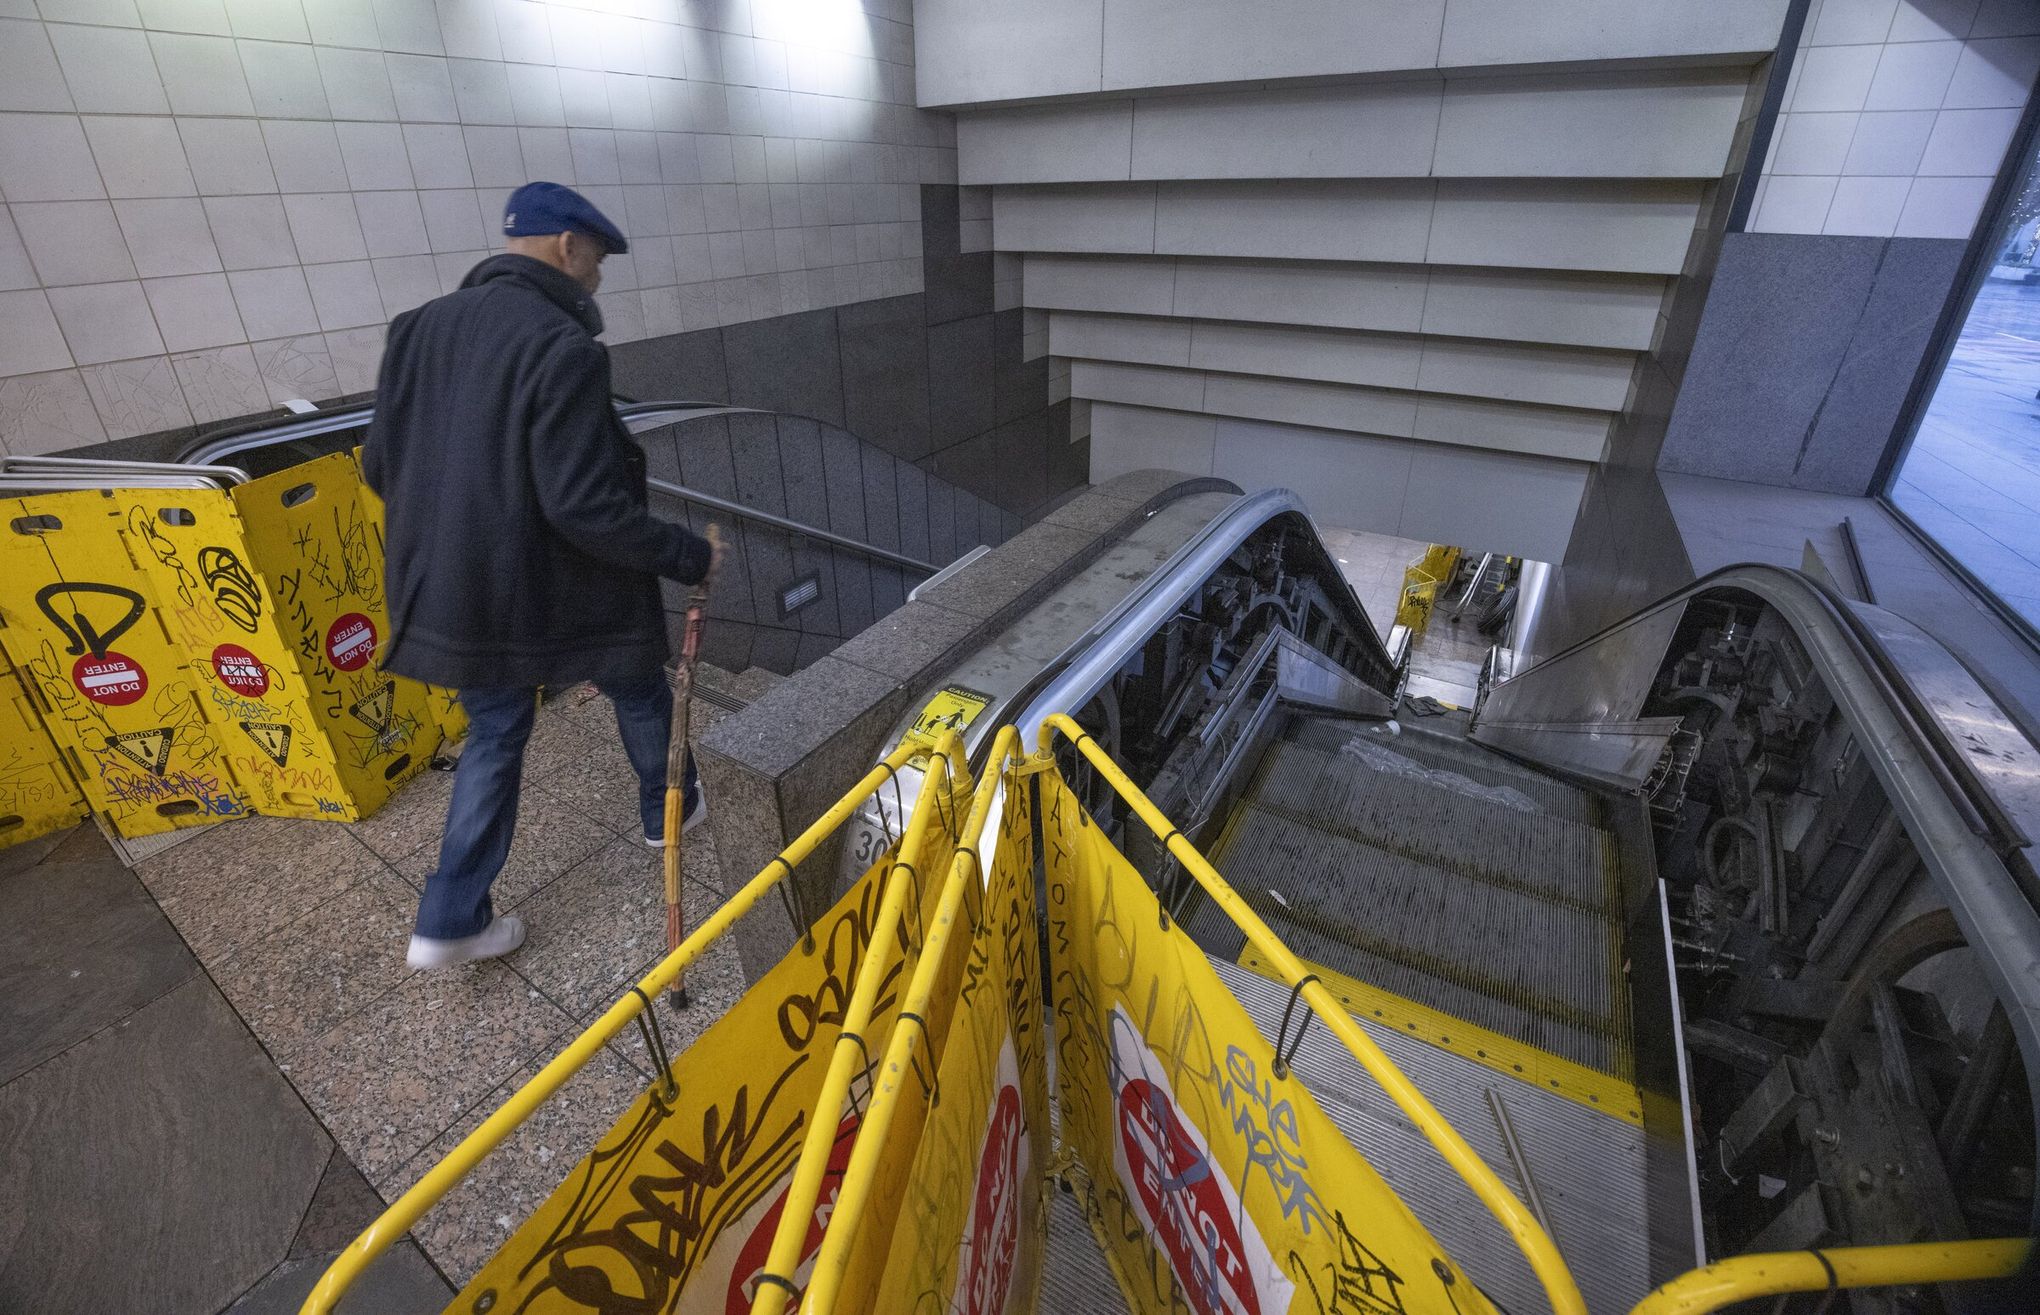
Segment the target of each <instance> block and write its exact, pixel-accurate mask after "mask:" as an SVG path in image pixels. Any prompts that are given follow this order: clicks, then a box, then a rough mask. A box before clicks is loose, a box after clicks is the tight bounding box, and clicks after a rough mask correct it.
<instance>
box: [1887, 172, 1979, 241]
mask: <svg viewBox="0 0 2040 1315" xmlns="http://www.w3.org/2000/svg"><path fill="white" fill-rule="evenodd" d="M1990 185H1991V180H1990V179H1988V178H1915V179H1913V185H1912V190H1911V191H1910V192H1907V193H1906V198H1905V209H1904V210H1902V211H1901V212H1900V213H1899V216H1898V227H1897V229H1896V230H1895V231H1894V235H1895V236H1897V237H1953V238H1967V237H1969V236H1970V234H1971V233H1973V232H1974V231H1975V229H1976V219H1977V216H1978V215H1980V214H1981V213H1983V200H1984V197H1986V196H1988V195H1989V194H1990Z"/></svg>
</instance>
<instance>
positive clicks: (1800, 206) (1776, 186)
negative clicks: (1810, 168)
mask: <svg viewBox="0 0 2040 1315" xmlns="http://www.w3.org/2000/svg"><path fill="white" fill-rule="evenodd" d="M1836 181H1837V180H1836V179H1833V178H1813V177H1773V178H1771V179H1769V180H1768V185H1767V186H1766V187H1765V189H1764V201H1763V204H1762V205H1761V206H1759V207H1758V208H1757V210H1756V212H1755V214H1753V215H1752V216H1751V220H1750V231H1751V232H1753V233H1818V232H1820V231H1821V228H1822V227H1823V226H1824V225H1825V224H1826V223H1827V212H1828V206H1829V205H1831V204H1832V203H1833V201H1834V198H1835V183H1836Z"/></svg>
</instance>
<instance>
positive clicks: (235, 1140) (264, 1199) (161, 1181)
mask: <svg viewBox="0 0 2040 1315" xmlns="http://www.w3.org/2000/svg"><path fill="white" fill-rule="evenodd" d="M331 1149H332V1142H331V1140H329V1139H328V1138H327V1136H326V1134H325V1133H324V1132H322V1131H320V1128H319V1125H318V1122H317V1121H316V1120H315V1119H313V1118H312V1116H311V1115H310V1114H309V1113H308V1112H306V1110H305V1107H304V1105H303V1103H302V1102H300V1101H299V1100H298V1098H297V1095H296V1093H294V1092H293V1091H291V1089H290V1084H289V1083H287V1082H285V1081H284V1080H283V1078H282V1077H281V1076H279V1075H278V1074H277V1072H276V1069H275V1067H274V1066H273V1065H272V1064H271V1063H270V1061H269V1057H268V1056H267V1055H265V1054H263V1053H262V1048H261V1047H260V1046H258V1045H256V1044H255V1039H254V1038H253V1037H252V1036H250V1035H249V1034H248V1030H247V1029H246V1028H245V1027H243V1026H242V1025H241V1021H240V1020H239V1019H238V1018H236V1017H235V1016H234V1011H233V1010H232V1009H231V1008H229V1007H228V1005H227V1002H226V1000H225V999H224V998H223V997H222V996H221V995H220V993H219V992H218V991H217V990H215V989H214V987H213V985H212V983H211V982H209V981H207V980H206V979H205V978H203V977H194V978H193V979H191V980H190V981H188V982H186V983H185V984H184V985H183V986H180V987H178V988H177V989H176V990H174V991H172V992H170V993H169V994H168V995H165V996H163V997H162V998H160V999H158V1000H157V1001H155V1002H154V1003H153V1004H150V1005H147V1006H145V1007H144V1008H142V1009H140V1010H138V1011H136V1012H135V1013H133V1014H131V1015H130V1016H129V1017H128V1018H126V1019H125V1020H123V1021H122V1022H120V1023H117V1024H115V1025H114V1026H112V1027H109V1028H107V1029H105V1030H104V1031H102V1032H100V1033H98V1034H97V1035H95V1036H93V1037H91V1038H89V1039H87V1040H85V1041H83V1042H80V1043H79V1044H78V1045H76V1046H73V1047H72V1048H71V1049H69V1050H67V1051H65V1052H64V1053H63V1054H61V1055H59V1056H57V1057H56V1058H55V1059H52V1060H50V1061H49V1062H47V1063H45V1064H42V1065H41V1066H39V1067H37V1068H36V1069H34V1070H32V1071H30V1072H28V1073H25V1074H23V1075H22V1076H21V1077H18V1078H16V1079H15V1080H14V1081H12V1082H10V1083H8V1084H7V1085H6V1086H4V1087H0V1183H4V1184H6V1186H5V1188H4V1189H0V1310H5V1311H23V1312H28V1311H34V1312H38V1315H40V1313H41V1312H68V1311H93V1312H98V1311H149V1312H158V1311H161V1312H186V1311H191V1312H211V1311H217V1310H219V1309H221V1308H222V1307H224V1306H225V1305H226V1304H227V1303H228V1302H230V1301H232V1300H233V1299H234V1298H235V1297H236V1296H238V1295H240V1294H241V1293H242V1292H245V1291H246V1290H247V1289H248V1288H249V1287H250V1286H251V1285H252V1284H254V1283H255V1282H257V1281H258V1280H260V1279H261V1278H262V1277H263V1276H264V1275H265V1274H267V1273H269V1272H270V1270H272V1269H273V1268H275V1266H276V1265H277V1264H278V1263H279V1262H280V1261H281V1260H282V1259H283V1258H284V1256H285V1254H286V1253H287V1252H288V1251H289V1248H290V1243H291V1237H292V1235H293V1234H294V1233H295V1232H296V1230H297V1227H298V1221H299V1220H300V1219H301V1218H302V1217H303V1216H304V1212H305V1207H306V1204H307V1203H308V1202H309V1201H310V1200H311V1198H312V1194H313V1191H314V1189H315V1188H316V1187H317V1185H318V1182H319V1178H320V1175H321V1173H322V1172H323V1171H324V1169H325V1166H326V1162H327V1157H328V1155H329V1153H330V1151H331Z"/></svg>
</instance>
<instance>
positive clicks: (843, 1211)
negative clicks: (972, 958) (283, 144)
mask: <svg viewBox="0 0 2040 1315" xmlns="http://www.w3.org/2000/svg"><path fill="white" fill-rule="evenodd" d="M1020 756H1021V753H1020V732H1019V731H1017V730H1015V729H1014V728H1013V727H1011V726H1006V727H1002V728H1001V729H1000V731H999V734H998V736H997V738H995V739H994V740H993V741H992V752H991V757H990V758H989V759H988V760H987V761H986V764H985V773H984V776H983V777H982V778H980V779H979V781H978V785H977V791H976V793H975V795H974V796H973V797H972V799H971V805H970V813H969V815H968V816H967V817H966V818H965V819H964V823H963V827H962V829H961V830H960V831H959V832H958V833H957V836H956V852H955V854H954V855H953V856H952V857H951V859H950V861H949V873H948V877H947V879H946V880H945V881H944V882H943V883H942V894H941V898H940V899H939V901H938V902H937V903H936V906H935V916H934V918H933V919H932V920H931V921H930V922H929V924H928V934H927V937H926V939H925V940H924V941H923V942H922V944H921V957H920V960H919V961H918V962H917V963H916V964H915V965H914V976H913V979H912V980H911V981H910V982H909V983H908V985H907V995H906V999H905V1000H903V1001H902V1002H901V1003H900V1017H901V1018H903V1019H904V1018H906V1017H908V1016H909V1015H912V1016H913V1017H916V1018H926V1017H928V1014H929V1010H930V1003H931V1001H932V1000H933V997H934V994H935V990H936V986H937V983H938V982H939V981H940V980H941V977H942V967H943V963H944V959H945V955H946V953H947V950H948V946H949V941H950V938H951V937H952V936H954V935H955V934H957V933H958V932H959V931H960V932H961V933H962V934H963V935H965V936H969V935H971V934H972V932H973V931H974V930H975V928H974V927H973V926H972V925H971V923H970V922H969V920H968V919H967V917H966V918H959V914H963V913H964V912H965V910H966V909H967V907H968V902H967V901H966V900H965V898H964V894H965V892H966V891H967V890H968V889H969V886H970V883H972V882H976V883H978V885H979V887H980V894H979V896H978V907H979V908H980V909H982V908H983V907H984V895H983V894H982V886H983V883H984V880H985V873H984V870H983V863H982V861H981V860H980V858H979V855H978V840H979V837H980V836H982V835H983V834H984V829H985V824H986V822H987V821H989V820H990V819H991V813H992V800H993V799H994V798H996V797H997V796H998V793H999V783H1000V781H1001V780H1003V779H1004V777H1005V768H1006V765H1007V763H1008V762H1010V761H1012V760H1014V759H1017V758H1019V757H1020ZM966 860H968V861H966ZM922 1039H923V1038H922V1031H921V1029H920V1028H918V1027H895V1028H894V1029H893V1035H892V1042H891V1044H890V1045H888V1046H887V1047H886V1052H885V1058H884V1059H883V1060H882V1061H881V1062H880V1063H879V1066H878V1074H879V1077H878V1088H877V1090H876V1091H875V1092H874V1093H873V1095H872V1098H871V1106H870V1108H869V1109H867V1110H866V1111H865V1114H864V1121H863V1123H862V1124H860V1125H859V1127H858V1129H857V1144H856V1146H855V1147H854V1148H853V1149H852V1150H851V1152H850V1162H849V1164H847V1165H846V1166H844V1169H843V1179H842V1182H841V1183H840V1184H839V1185H838V1187H837V1190H836V1209H835V1211H834V1213H833V1214H831V1215H830V1217H829V1228H828V1231H827V1232H825V1233H824V1234H822V1247H821V1250H820V1251H819V1252H818V1253H817V1254H816V1256H815V1264H814V1270H813V1272H812V1273H811V1275H810V1277H809V1279H808V1287H807V1295H806V1297H805V1299H804V1300H803V1302H802V1304H801V1309H802V1310H803V1311H804V1312H807V1315H826V1313H827V1312H830V1311H833V1310H834V1309H835V1306H836V1294H837V1290H838V1289H839V1288H840V1287H841V1285H842V1283H843V1277H844V1275H845V1274H846V1273H847V1272H848V1271H849V1267H850V1258H851V1247H852V1246H853V1245H855V1243H856V1241H857V1230H858V1229H859V1228H860V1227H861V1226H862V1225H863V1223H864V1208H865V1202H866V1200H867V1198H869V1196H870V1194H871V1185H872V1181H873V1179H874V1178H875V1177H876V1176H877V1174H878V1170H879V1168H880V1163H881V1160H882V1158H883V1157H884V1155H885V1150H886V1139H887V1136H888V1134H889V1133H890V1131H891V1129H892V1123H893V1116H894V1115H895V1114H896V1113H897V1112H898V1110H899V1102H900V1099H901V1090H902V1087H903V1086H904V1084H905V1082H906V1079H907V1074H908V1073H909V1072H910V1071H911V1070H912V1066H913V1063H914V1055H915V1052H916V1051H917V1050H918V1049H919V1048H920V1045H921V1042H922ZM930 1058H931V1059H932V1058H933V1057H932V1056H931V1057H930Z"/></svg>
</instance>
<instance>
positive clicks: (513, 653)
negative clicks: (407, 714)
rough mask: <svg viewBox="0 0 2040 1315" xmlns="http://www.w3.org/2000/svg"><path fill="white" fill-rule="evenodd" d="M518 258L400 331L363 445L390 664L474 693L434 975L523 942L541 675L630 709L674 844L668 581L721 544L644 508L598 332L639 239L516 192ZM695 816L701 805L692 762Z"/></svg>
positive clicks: (557, 199)
mask: <svg viewBox="0 0 2040 1315" xmlns="http://www.w3.org/2000/svg"><path fill="white" fill-rule="evenodd" d="M503 232H504V234H505V235H506V237H507V238H508V243H507V245H508V249H509V254H507V255H501V256H494V257H491V258H490V259H488V260H485V261H483V262H482V263H481V264H479V265H477V266H475V267H474V269H472V270H470V271H469V272H468V276H467V278H466V279H465V280H463V281H462V283H461V286H460V289H459V291H457V292H453V293H450V294H448V295H447V296H444V297H441V298H439V299H438V300H436V301H431V302H427V303H426V304H425V305H423V306H420V307H419V308H418V309H416V310H413V311H407V312H406V313H404V314H402V315H399V316H398V317H397V318H396V319H395V320H393V321H392V322H391V324H390V330H389V341H388V345H387V347H386V349H385V351H384V354H383V361H382V372H381V377H380V378H379V379H378V381H377V385H376V407H375V420H374V423H373V424H372V425H371V426H370V428H369V433H368V439H367V442H366V443H364V444H363V447H362V467H363V470H364V472H365V473H366V475H367V478H368V483H369V485H370V487H372V488H374V489H375V491H376V492H377V493H378V494H380V495H381V496H382V498H383V500H384V502H385V503H386V504H387V505H388V519H387V524H386V529H385V539H386V544H385V556H386V574H387V592H388V597H389V605H390V628H391V631H392V634H391V637H390V641H389V643H388V645H387V646H386V648H385V650H384V653H383V666H384V667H385V668H387V669H388V670H390V671H393V672H396V673H398V674H399V675H404V676H409V677H411V678H413V679H415V680H421V681H426V682H429V683H431V684H435V685H443V686H447V687H450V688H453V689H456V690H458V691H459V692H460V700H461V704H462V706H463V707H465V708H466V710H467V714H468V740H467V747H466V749H465V750H464V751H463V752H462V754H461V761H460V770H459V771H458V773H457V774H456V775H455V777H454V786H453V800H452V803H451V804H450V805H449V806H448V808H447V814H446V831H445V835H444V837H443V838H442V840H441V842H440V848H439V866H438V868H437V869H436V870H434V871H433V873H432V875H431V876H430V877H429V878H428V879H427V880H426V883H425V894H424V896H423V897H422V898H421V899H420V900H419V902H418V922H417V928H416V933H415V934H414V935H413V936H412V937H411V947H410V952H409V954H408V956H407V959H408V962H409V963H410V965H411V967H413V968H437V967H443V966H446V965H448V964H455V963H462V962H465V961H467V960H470V959H486V958H492V957H494V956H496V955H500V954H508V953H509V952H510V951H512V950H514V949H516V948H517V947H518V946H519V945H521V944H522V943H523V941H524V924H523V921H522V920H521V919H519V918H518V917H517V916H516V915H515V914H508V913H506V914H501V915H498V914H496V913H495V911H494V909H493V908H492V906H491V905H490V902H489V886H490V884H491V883H492V882H494V881H495V879H496V874H497V873H498V872H499V871H501V870H502V867H503V861H504V859H505V857H506V856H507V855H508V854H509V852H510V840H511V834H512V832H513V830H514V829H515V827H516V822H517V796H518V787H519V783H520V778H521V777H522V775H523V769H524V745H525V741H526V740H527V739H529V738H530V735H531V727H532V721H533V717H534V715H535V712H536V707H537V696H538V688H539V687H540V686H552V687H554V688H558V687H560V686H564V685H570V684H574V683H576V682H579V681H584V680H589V681H593V682H594V683H595V687H596V688H597V689H599V690H601V691H602V692H603V693H604V694H606V695H608V696H609V698H610V699H611V700H612V701H613V702H614V703H615V705H616V726H617V730H618V731H619V732H620V733H621V735H622V737H623V747H624V751H625V752H626V753H627V754H628V755H629V757H630V762H631V766H632V767H634V768H635V769H636V770H637V775H638V784H639V790H638V804H639V809H640V812H641V814H642V820H643V822H644V834H645V839H646V842H647V843H648V844H651V845H654V846H657V845H659V844H660V843H661V833H662V831H663V815H662V814H663V808H664V798H665V788H666V781H665V773H666V744H667V740H668V737H669V736H670V734H671V731H672V701H671V696H670V694H669V692H668V689H667V685H666V681H665V676H664V669H663V668H664V663H665V659H666V657H667V653H668V649H667V642H666V625H665V610H664V608H663V606H662V604H661V601H660V596H659V584H658V577H660V576H664V577H665V578H667V579H671V580H678V581H680V582H681V583H682V584H694V583H696V582H698V581H700V580H701V579H703V578H704V577H705V576H706V575H707V574H708V573H709V572H710V571H711V570H712V569H713V568H714V566H715V564H716V562H717V560H718V559H719V558H720V556H721V548H720V543H719V539H718V536H717V533H716V531H715V530H714V528H713V527H711V528H710V530H709V537H708V539H707V540H703V539H700V538H697V537H696V536H694V535H693V534H690V533H688V532H687V530H685V529H683V528H682V527H680V526H678V525H672V524H669V523H667V522H664V521H660V520H656V519H654V518H653V517H652V516H651V514H650V513H649V512H648V511H647V509H646V503H645V466H644V456H643V454H642V453H641V452H640V451H639V450H638V447H637V444H636V443H634V442H632V441H631V438H630V435H629V434H628V433H627V432H625V430H624V428H623V425H622V423H621V422H620V421H619V420H618V419H617V416H616V411H615V408H614V406H613V404H612V403H611V401H610V394H609V353H608V351H607V349H605V348H604V347H603V346H602V344H600V343H598V342H597V341H596V340H595V335H596V334H598V333H600V332H601V331H602V317H601V314H600V312H599V311H598V310H597V308H596V305H595V296H594V294H595V289H596V288H597V287H598V286H599V285H600V284H601V282H602V260H603V258H604V257H605V256H609V255H620V254H622V253H623V252H625V251H627V250H629V244H628V243H627V242H626V241H625V240H624V236H623V234H622V233H621V232H620V231H619V230H618V229H617V227H616V225H615V224H613V223H611V222H610V221H609V220H608V219H607V218H606V217H605V216H604V215H603V214H602V212H601V211H599V210H597V209H596V208H595V207H594V206H593V205H591V204H590V203H589V202H588V201H587V199H586V198H584V197H582V196H581V195H580V194H579V193H577V192H574V191H572V190H570V189H568V188H565V187H561V186H559V185H558V184H556V183H528V184H526V185H525V186H523V187H520V188H518V189H517V191H516V192H514V193H513V194H512V195H511V197H510V203H509V205H508V207H507V208H506V210H505V213H504V216H503ZM686 810H687V812H686V825H687V826H689V827H692V826H694V825H695V824H697V823H698V822H699V821H700V820H701V819H702V817H703V816H704V815H705V814H706V812H707V805H706V802H705V801H704V800H703V798H702V795H701V789H700V786H699V783H698V782H697V780H696V778H695V774H694V761H693V758H692V757H691V756H690V757H689V758H688V761H687V780H686Z"/></svg>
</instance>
